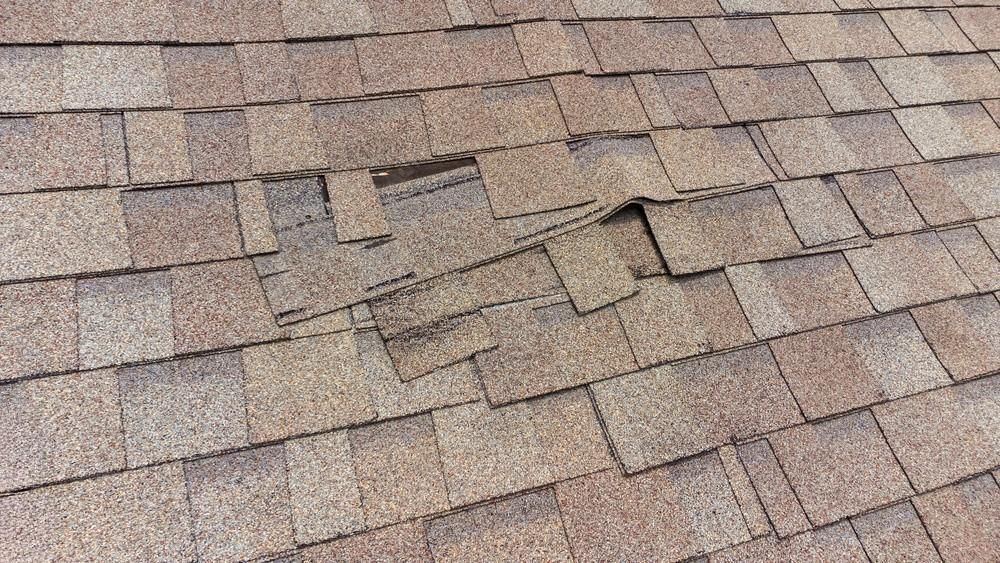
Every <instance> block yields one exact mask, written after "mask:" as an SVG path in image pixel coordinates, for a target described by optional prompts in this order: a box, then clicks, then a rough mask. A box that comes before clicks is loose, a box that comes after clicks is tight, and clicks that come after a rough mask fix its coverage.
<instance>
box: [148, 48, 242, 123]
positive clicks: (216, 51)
mask: <svg viewBox="0 0 1000 563" xmlns="http://www.w3.org/2000/svg"><path fill="white" fill-rule="evenodd" d="M163 60H164V61H165V62H166V65H167V79H168V83H169V86H170V99H171V100H172V101H173V107H175V108H186V107H192V108H198V107H211V106H238V105H241V104H242V103H243V78H242V76H241V75H240V67H239V63H237V62H236V50H235V49H234V48H233V47H232V46H229V45H225V46H222V45H220V46H207V45H206V46H191V47H186V46H176V47H164V48H163Z"/></svg>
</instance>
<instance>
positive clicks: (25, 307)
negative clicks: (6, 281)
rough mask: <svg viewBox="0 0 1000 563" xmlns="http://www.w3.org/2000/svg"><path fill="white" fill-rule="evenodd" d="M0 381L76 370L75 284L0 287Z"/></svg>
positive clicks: (60, 282) (39, 283)
mask: <svg viewBox="0 0 1000 563" xmlns="http://www.w3.org/2000/svg"><path fill="white" fill-rule="evenodd" d="M0 357H3V358H4V361H3V362H2V363H0V381H2V380H5V379H14V378H18V377H23V376H28V375H36V374H41V373H46V372H58V371H66V370H70V369H73V368H75V367H77V314H76V284H75V283H73V281H72V280H56V281H45V282H36V283H23V284H11V285H2V286H0Z"/></svg>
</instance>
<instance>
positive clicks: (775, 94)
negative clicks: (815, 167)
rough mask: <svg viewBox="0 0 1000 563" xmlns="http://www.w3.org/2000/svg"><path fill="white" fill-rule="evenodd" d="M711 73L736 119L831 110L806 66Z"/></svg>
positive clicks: (821, 112) (808, 114) (713, 81)
mask: <svg viewBox="0 0 1000 563" xmlns="http://www.w3.org/2000/svg"><path fill="white" fill-rule="evenodd" d="M709 76H711V77H712V84H714V85H715V89H716V91H718V93H719V99H720V100H721V101H722V105H723V106H725V108H726V113H728V114H729V117H730V118H732V120H733V121H734V122H740V121H764V120H769V119H786V118H791V117H808V116H813V115H826V114H829V113H831V111H830V106H829V105H828V104H827V103H826V99H825V98H824V97H823V93H822V92H821V91H820V89H819V86H817V84H816V81H815V80H814V79H813V77H812V74H811V73H810V72H809V69H808V68H807V67H806V66H805V65H795V66H784V67H772V68H756V69H754V68H750V69H726V70H716V71H712V72H710V73H709Z"/></svg>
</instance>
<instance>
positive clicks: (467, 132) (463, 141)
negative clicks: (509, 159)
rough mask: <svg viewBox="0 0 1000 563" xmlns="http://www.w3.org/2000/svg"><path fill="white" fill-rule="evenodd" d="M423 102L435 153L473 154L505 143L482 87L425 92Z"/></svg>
mask: <svg viewBox="0 0 1000 563" xmlns="http://www.w3.org/2000/svg"><path fill="white" fill-rule="evenodd" d="M420 101H421V102H422V103H423V110H424V117H425V118H426V120H427V133H428V135H429V136H430V142H431V148H432V149H433V152H434V154H451V153H460V152H473V151H478V150H484V149H490V148H494V147H498V146H501V145H502V144H503V141H502V140H501V138H500V132H499V130H498V128H497V124H496V122H495V120H494V118H493V113H492V112H491V111H490V108H489V106H487V105H486V102H485V100H484V99H483V92H482V89H481V88H478V87H473V88H454V89H450V90H434V91H430V92H424V93H422V94H421V95H420Z"/></svg>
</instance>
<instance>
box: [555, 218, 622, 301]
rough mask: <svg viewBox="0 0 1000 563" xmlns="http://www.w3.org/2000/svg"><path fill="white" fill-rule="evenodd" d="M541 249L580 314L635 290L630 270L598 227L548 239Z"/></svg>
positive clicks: (585, 228) (586, 228)
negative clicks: (557, 273)
mask: <svg viewBox="0 0 1000 563" xmlns="http://www.w3.org/2000/svg"><path fill="white" fill-rule="evenodd" d="M545 250H546V251H547V252H548V255H549V258H551V259H552V263H553V265H555V267H556V271H558V272H559V277H560V278H561V279H562V280H563V284H565V285H566V290H567V291H568V292H569V296H570V298H571V299H572V300H573V305H574V306H575V307H576V310H577V312H578V313H580V314H586V313H589V312H591V311H594V310H596V309H600V308H601V307H604V306H605V305H608V304H610V303H614V302H615V301H618V300H620V299H622V298H625V297H628V296H629V295H632V294H633V293H635V284H634V283H633V281H634V279H633V277H632V274H631V272H629V271H628V268H627V267H626V266H625V263H624V262H623V261H622V260H621V258H619V257H618V254H617V253H616V252H615V250H614V248H613V247H612V246H611V243H610V241H609V240H608V239H607V238H606V237H605V236H604V232H603V229H602V228H601V227H599V226H593V227H584V228H583V229H579V230H576V231H573V232H570V233H567V234H565V235H562V236H559V237H556V238H554V239H551V240H549V241H547V242H546V243H545Z"/></svg>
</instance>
